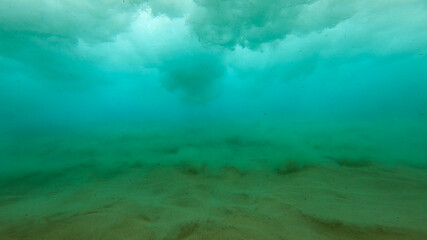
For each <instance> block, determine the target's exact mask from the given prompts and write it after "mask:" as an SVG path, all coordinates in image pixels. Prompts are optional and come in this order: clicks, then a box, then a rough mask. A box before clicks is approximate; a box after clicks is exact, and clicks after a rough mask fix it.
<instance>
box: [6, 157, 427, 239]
mask: <svg viewBox="0 0 427 240" xmlns="http://www.w3.org/2000/svg"><path fill="white" fill-rule="evenodd" d="M0 239H2V240H11V239H31V240H35V239H43V240H50V239H52V240H53V239H58V240H59V239H78V240H86V239H88V240H89V239H90V240H95V239H102V240H108V239H189V240H190V239H230V240H231V239H284V240H286V239H307V240H308V239H310V240H312V239H316V240H322V239H337V240H338V239H340V240H345V239H419V240H422V239H427V170H426V169H417V168H413V167H403V166H399V167H398V166H346V165H345V164H344V165H341V166H340V165H330V166H329V165H328V166H326V165H324V166H305V167H300V166H293V165H292V164H287V165H285V166H283V167H279V168H277V169H253V170H250V169H246V170H239V169H237V168H235V167H222V168H217V169H209V168H208V167H206V166H197V165H196V166H192V165H191V164H178V165H174V166H166V165H158V166H157V165H156V166H151V167H147V166H143V165H140V164H135V165H127V166H121V167H119V168H115V170H114V171H112V170H105V169H104V170H102V169H100V168H98V167H96V166H94V165H80V166H76V167H72V168H68V169H63V170H61V171H59V170H58V171H50V172H38V173H31V174H25V175H22V176H19V177H18V176H14V177H7V178H5V177H3V178H2V179H1V182H0Z"/></svg>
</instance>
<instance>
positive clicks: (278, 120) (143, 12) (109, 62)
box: [0, 0, 427, 239]
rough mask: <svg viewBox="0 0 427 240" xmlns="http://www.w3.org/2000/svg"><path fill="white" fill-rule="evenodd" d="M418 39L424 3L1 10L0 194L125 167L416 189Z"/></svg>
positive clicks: (213, 2)
mask: <svg viewBox="0 0 427 240" xmlns="http://www.w3.org/2000/svg"><path fill="white" fill-rule="evenodd" d="M426 23H427V2H426V1H424V0H409V1H408V0H393V1H383V0H373V1H372V0H370V1H367V0H362V1H338V0H278V1H277V0H276V1H271V0H263V1H261V0H247V1H238V0H230V1H219V0H179V1H173V0H125V1H121V0H95V1H88V0H66V1H49V0H41V1H30V0H13V1H12V0H3V1H1V2H0V176H1V179H3V180H2V181H3V182H2V185H1V186H3V187H4V188H5V189H15V188H16V189H17V188H18V187H15V185H13V184H12V183H13V182H15V183H16V181H17V182H18V183H19V184H21V185H22V184H23V185H25V187H22V189H24V190H22V191H21V192H19V196H21V197H22V196H26V194H28V192H31V190H32V189H38V188H39V187H40V186H41V185H43V186H45V185H44V184H45V181H43V179H47V180H46V182H54V181H55V180H54V179H55V176H58V175H67V174H66V173H67V172H69V171H71V170H69V169H74V170H72V171H71V172H73V171H75V172H76V175H77V176H80V174H83V175H85V174H87V171H89V172H98V171H99V172H103V171H107V172H108V171H111V169H121V170H120V171H121V172H124V173H129V174H135V173H134V172H133V171H134V170H132V169H133V167H129V166H141V167H142V168H143V169H154V170H156V169H168V167H171V166H172V167H173V166H180V167H178V168H179V169H181V168H184V172H185V171H187V173H194V174H196V175H197V174H199V173H200V172H203V171H205V169H209V170H207V171H208V172H209V173H212V174H217V173H218V171H219V172H221V171H222V170H221V169H224V168H227V169H228V168H235V169H237V171H243V172H247V171H249V172H251V171H255V172H258V171H261V172H263V171H265V172H267V173H269V174H271V175H274V174H276V172H279V173H281V174H283V173H285V174H286V173H293V172H300V171H302V172H304V171H303V170H304V169H306V168H310V167H314V168H316V167H319V166H322V167H325V166H331V167H332V168H334V167H338V168H344V170H342V169H341V170H342V171H344V172H345V171H347V170H348V171H349V174H356V175H357V174H359V173H357V172H356V173H355V172H352V171H353V170H354V169H353V168H357V169H360V168H361V169H365V168H367V169H370V170H369V171H371V170H372V169H373V168H376V167H378V168H393V169H394V168H397V167H403V168H405V169H406V168H408V169H413V170H414V169H421V170H420V171H421V172H424V173H425V167H426V166H427V30H426V27H425V26H426ZM82 166H83V167H82ZM84 166H90V167H84ZM76 168H77V169H81V170H75V169H76ZM88 168H89V169H92V170H88ZM101 169H102V170H101ZM345 169H347V170H345ZM349 169H350V170H349ZM341 170H340V171H341ZM144 171H145V170H144ZM165 171H166V170H165ZM366 171H368V170H366ZM381 171H382V170H381ZM402 171H403V170H402ZM408 171H409V170H408ZM411 171H412V170H411ZM414 171H415V170H414ZM47 173H49V174H53V173H58V174H57V175H55V174H53V176H51V175H48V176H51V177H47V176H45V175H44V174H47ZM100 174H101V173H100ZM164 174H165V176H166V175H167V173H166V172H165V173H164ZM269 174H267V175H269ZM375 174H376V172H375V170H372V175H373V176H375ZM402 174H403V173H402ZM420 174H421V175H420V176H422V177H419V178H418V180H419V181H422V183H418V185H419V186H426V185H424V184H425V181H426V180H427V179H426V178H425V175H423V173H420ZM72 175H74V172H73V174H72ZM101 175H102V174H101ZM190 175H191V174H190ZM356 175H355V176H356ZM403 175H405V174H403ZM23 176H24V177H23ZM25 176H33V177H30V178H28V179H27V178H26V177H25ZM67 176H68V175H67ZM85 176H86V175H85ZM106 176H107V177H105V178H109V177H108V176H110V175H108V174H107V175H106ZM132 176H133V175H132ZM274 176H275V175H274ZM357 176H358V175H357ZM34 178H35V179H38V180H34ZM40 178H41V179H42V180H40ZM356 178H357V177H356ZM374 178H375V177H373V179H374ZM10 179H15V180H13V181H12V180H10ZM16 179H18V180H16ZM19 179H21V180H19ZM73 179H74V178H73ZM83 179H84V178H83ZM323 179H325V178H323ZM387 179H393V176H391V177H390V178H388V177H387ZM396 179H399V178H398V177H396ZM9 180H10V181H9ZM74 180H75V179H74ZM74 180H73V181H74ZM92 180H93V179H92ZM26 181H29V182H34V185H32V184H29V185H28V184H27V183H26ZM73 181H71V183H70V184H69V186H71V185H74V186H75V185H76V184H77V185H78V184H79V183H75V182H73ZM79 181H80V180H79ZM87 181H88V182H91V180H87ZM177 181H178V182H179V181H180V180H177ZM182 181H184V180H182ZM194 181H195V182H197V181H205V180H200V179H198V180H194ZM260 181H261V180H260ZM373 181H374V180H373ZM390 181H394V180H390ZM249 182H250V181H249ZM396 182H399V181H398V180H396ZM254 184H255V181H254ZM390 184H392V183H390ZM21 185H19V186H21ZM273 185H274V184H273ZM6 186H8V187H6ZM325 186H326V188H327V187H328V185H327V184H326V185H325ZM378 186H379V185H378ZM330 188H331V189H333V188H334V187H332V186H330ZM20 189H21V188H20ZM63 189H65V190H66V189H67V187H64V188H63ZM391 190H393V189H390V191H391ZM8 191H9V190H7V191H6V190H5V191H3V192H1V191H0V192H1V193H2V195H3V198H7V199H10V198H11V197H10V196H11V195H9V194H11V193H10V192H8ZM254 191H255V190H254ZM257 191H258V190H257ZM396 191H397V190H396ZM414 191H415V190H414ZM113 192H114V191H113ZM425 192H426V189H423V188H421V189H418V190H417V191H415V193H414V194H415V195H416V196H419V197H418V198H415V197H414V198H415V199H416V200H419V201H421V202H422V201H424V200H426V199H425V198H424V197H425ZM117 194H118V193H117ZM121 194H122V193H121ZM417 194H418V195H417ZM2 195H0V198H2ZM112 195H114V194H112ZM249 195H250V194H249ZM391 195H392V194H391ZM391 195H390V196H391ZM415 195H414V196H415ZM298 196H299V195H298ZM411 196H412V195H411ZM422 196H423V197H422ZM124 198H126V197H124ZM13 199H15V198H13ZM411 199H412V198H411ZM392 200H393V198H391V200H390V202H392ZM8 201H9V200H8ZM81 201H82V202H83V203H82V204H83V205H85V203H84V202H85V200H81ZM153 201H154V200H153ZM284 201H285V200H284ZM0 202H1V201H0ZM291 205H292V204H291ZM62 206H69V205H66V204H65V205H62ZM292 206H294V205H292ZM307 206H308V205H307ZM311 206H314V205H311ZM396 206H397V205H396ZM0 207H2V208H6V209H9V210H10V209H14V208H13V206H8V205H4V204H3V205H1V204H0ZM61 208H63V207H61ZM298 208H299V207H298ZM301 208H302V207H301ZM343 209H344V210H346V209H347V210H349V209H351V204H349V205H346V207H343ZM50 210H52V209H50ZM10 211H12V210H10ZM46 211H47V210H46ZM52 211H53V212H55V211H54V210H52ZM390 211H392V210H390ZM418 211H419V212H424V211H425V207H424V208H422V209H421V210H420V209H418ZM48 212H49V213H48V214H47V213H46V214H47V215H49V214H54V213H53V212H51V211H48ZM303 212H304V211H303ZM414 212H416V211H415V210H414ZM11 214H12V213H11ZM12 215H13V214H12ZM4 217H5V216H3V215H2V216H1V217H0V219H1V218H4ZM9 217H10V216H9ZM408 219H409V220H411V221H413V222H416V220H414V219H415V218H412V219H411V217H408ZM409 220H408V221H409ZM316 221H317V220H316ZM411 221H409V222H411ZM420 221H421V220H420ZM423 221H425V220H423ZM25 224H26V223H23V225H25ZM377 224H379V223H377ZM384 224H385V223H384ZM18 225H19V224H18ZM21 225H22V224H21ZM21 225H20V226H21ZM380 225H381V224H380ZM403 225H404V224H403ZM191 226H193V225H191V224H190V225H189V229H193V228H192V227H191ZM197 226H199V225H197ZM385 226H388V225H387V224H385ZM193 227H194V226H193ZM393 227H399V224H396V225H393ZM34 228H35V229H39V228H37V227H34ZM5 229H6V230H5ZM108 229H110V230H111V228H108ZM186 229H187V228H184V230H186ZM197 229H199V230H200V229H203V227H197ZM181 230H182V229H181ZM181 230H180V231H181ZM184 230H182V231H184ZM187 230H188V229H187ZM193 230H194V229H193ZM193 230H191V231H190V232H191V233H193ZM199 230H197V231H199ZM11 231H12V230H10V228H4V229H0V234H4V233H5V232H8V233H10V232H11ZM16 231H18V230H16ZM103 231H104V230H103ZM107 231H108V230H107ZM156 231H161V230H156ZM156 231H155V232H156ZM194 231H195V230H194ZM200 231H202V230H200ZM420 231H421V230H420ZM423 231H424V232H423V233H424V234H425V233H426V232H427V230H426V229H424V230H423ZM12 232H14V231H12ZM184 232H185V231H184ZM202 232H203V231H202ZM182 234H184V233H182ZM185 234H186V233H185ZM185 234H184V235H182V236H184V237H182V236H181V232H180V233H179V234H178V235H179V236H181V237H182V238H187V237H188V236H190V237H191V236H193V235H185ZM12 235H13V234H12ZM12 235H7V236H9V237H10V238H6V239H25V237H23V236H24V235H19V237H17V236H18V235H13V236H15V237H11V236H12ZM4 236H6V235H4ZM36 236H38V237H40V238H41V239H48V238H46V236H45V235H43V234H42V233H41V232H37V233H36ZM42 236H44V237H42ZM54 236H56V237H52V239H55V238H56V239H60V238H59V237H58V236H57V235H54ZM85 236H86V235H85ZM253 236H255V235H253ZM322 236H323V235H322ZM408 236H409V235H408ZM411 236H412V235H411ZM416 236H419V235H416ZM424 236H425V235H424ZM86 237H87V236H86ZM193 237H194V236H193ZM369 237H373V236H372V235H369V236H368V238H369ZM377 237H378V236H377ZM91 238H92V239H95V238H93V236H91ZM154 238H155V237H154ZM171 238H172V237H171ZM256 238H257V237H255V239H256ZM64 239H66V237H64ZM82 239H85V237H82ZM113 239H115V238H113ZM123 239H130V237H128V238H123ZM201 239H203V238H201ZM205 239H207V238H205ZM233 239H234V238H233ZM236 239H238V238H236ZM258 239H259V238H258ZM277 239H279V238H277ZM300 239H304V238H300ZM319 239H322V238H319ZM325 239H328V238H327V237H326V238H325ZM331 239H334V238H331ZM349 239H352V238H351V237H350V238H349ZM377 239H381V238H377ZM396 239H398V238H396ZM414 239H416V237H415V238H414Z"/></svg>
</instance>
